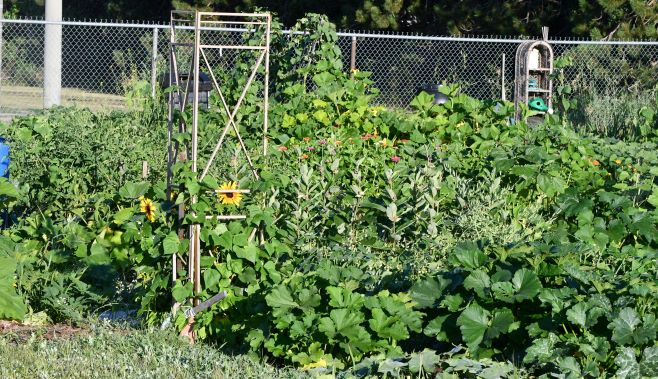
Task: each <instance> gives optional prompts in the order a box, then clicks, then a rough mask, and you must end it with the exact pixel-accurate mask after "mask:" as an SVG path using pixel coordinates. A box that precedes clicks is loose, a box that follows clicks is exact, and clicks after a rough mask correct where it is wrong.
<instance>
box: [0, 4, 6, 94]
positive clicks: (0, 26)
mask: <svg viewBox="0 0 658 379" xmlns="http://www.w3.org/2000/svg"><path fill="white" fill-rule="evenodd" d="M2 1H3V0H0V96H2V49H3V48H4V42H3V41H2V29H3V28H4V23H3V21H2V20H3V19H4V18H5V16H4V10H3V9H4V8H3V7H2Z"/></svg>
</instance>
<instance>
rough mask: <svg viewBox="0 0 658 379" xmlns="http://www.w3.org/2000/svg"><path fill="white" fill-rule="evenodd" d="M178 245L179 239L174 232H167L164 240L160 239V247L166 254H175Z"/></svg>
mask: <svg viewBox="0 0 658 379" xmlns="http://www.w3.org/2000/svg"><path fill="white" fill-rule="evenodd" d="M179 246H180V240H179V239H178V235H177V234H176V232H169V234H167V236H166V237H165V238H164V240H162V248H163V249H164V253H165V254H167V255H172V254H176V253H177V252H178V248H179Z"/></svg>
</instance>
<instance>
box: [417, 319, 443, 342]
mask: <svg viewBox="0 0 658 379" xmlns="http://www.w3.org/2000/svg"><path fill="white" fill-rule="evenodd" d="M448 317H449V316H448V315H444V316H437V317H436V318H434V319H433V320H432V321H430V322H429V323H428V324H427V326H426V327H425V329H423V333H424V334H425V335H426V336H430V337H435V338H436V339H437V340H439V341H448V334H447V333H446V330H445V329H446V328H445V327H444V326H443V324H444V323H445V321H446V320H447V319H448Z"/></svg>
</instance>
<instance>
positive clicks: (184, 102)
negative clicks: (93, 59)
mask: <svg viewBox="0 0 658 379" xmlns="http://www.w3.org/2000/svg"><path fill="white" fill-rule="evenodd" d="M270 27H271V16H270V15H269V14H267V13H218V12H198V11H197V12H185V11H174V12H172V13H171V29H170V31H171V39H170V46H171V47H170V78H169V83H171V84H174V85H175V87H174V88H175V89H174V90H173V91H171V92H170V93H169V95H168V96H169V130H168V139H169V153H168V167H169V170H168V176H167V179H168V196H170V195H171V192H172V182H173V178H172V166H173V164H174V163H175V162H176V161H179V160H188V159H189V160H190V161H191V168H192V172H194V173H195V174H196V177H197V179H198V180H199V181H201V180H203V178H204V177H206V175H208V172H209V170H210V169H211V167H212V165H213V163H214V162H215V159H216V157H217V154H218V152H219V151H220V150H221V149H222V146H223V145H224V143H225V141H226V136H227V134H228V132H229V130H233V133H234V135H235V136H236V137H237V140H238V144H239V149H240V151H241V152H243V153H244V156H245V158H246V160H247V162H248V164H249V168H250V171H251V173H252V174H253V176H254V177H255V178H256V179H258V178H259V175H258V172H257V170H256V168H255V167H254V165H253V162H252V159H251V156H250V155H249V151H248V150H247V147H246V146H245V143H244V140H243V138H242V136H241V134H240V129H239V127H238V125H237V123H236V115H237V114H238V111H239V110H240V107H241V106H242V103H243V101H244V99H245V96H246V95H247V93H248V90H249V88H250V87H251V85H252V84H253V83H254V81H255V80H256V77H257V74H258V73H259V70H261V69H262V68H264V76H263V78H262V80H263V107H262V109H263V150H262V153H263V154H266V152H267V128H268V102H269V55H270V48H269V46H270ZM256 29H259V30H262V31H263V33H261V34H260V37H259V41H254V39H253V38H252V39H251V40H250V41H249V44H248V45H246V44H240V43H231V39H228V41H222V42H220V43H217V42H216V41H212V40H211V38H212V36H213V35H212V33H213V32H226V33H245V34H247V35H258V34H255V33H253V32H254V31H255V30H256ZM181 31H187V32H188V38H187V40H186V38H185V36H184V34H185V33H184V32H183V33H181ZM190 31H193V33H194V38H193V40H190V38H189V32H190ZM249 33H251V34H249ZM236 35H239V34H236ZM241 42H243V43H244V41H241ZM180 50H187V52H188V58H189V55H191V59H190V61H191V64H190V68H189V70H188V71H189V72H188V75H187V80H185V81H182V80H181V79H180V78H181V75H180V65H181V64H180V59H179V58H180V57H179V55H180ZM212 50H219V52H220V54H221V53H222V52H224V51H228V50H241V51H245V50H250V51H254V52H256V53H257V58H256V60H255V62H254V64H253V66H252V67H251V70H250V72H248V73H245V75H246V76H247V80H246V83H245V84H244V87H243V88H242V91H241V93H240V96H239V98H238V100H237V101H236V103H235V104H229V102H228V99H227V96H226V93H225V90H223V89H222V83H221V82H220V81H218V79H217V77H216V75H215V71H214V70H213V68H214V67H213V65H212V63H211V60H209V59H208V56H207V53H208V52H209V51H212ZM204 67H205V69H207V72H208V74H209V75H210V78H211V81H212V88H213V89H214V90H215V91H216V93H217V95H218V97H219V100H220V102H221V104H220V107H219V108H218V109H217V110H214V109H212V110H210V111H213V112H221V113H223V114H225V116H226V118H227V121H226V124H225V125H224V127H223V129H222V132H221V134H220V135H219V138H218V140H217V142H216V144H215V146H214V148H213V150H212V153H211V155H210V157H209V159H208V161H207V162H206V163H205V166H204V167H203V168H202V169H201V170H200V168H201V167H199V165H198V160H199V151H198V150H199V142H200V141H199V103H200V88H199V85H200V84H199V82H200V78H201V72H202V68H204ZM190 87H192V88H190ZM190 96H191V99H190ZM190 102H191V108H192V117H191V125H190V126H189V129H188V125H186V124H185V122H184V121H183V118H180V117H179V118H178V120H179V121H178V124H177V125H176V128H177V130H178V132H181V133H183V132H187V131H189V132H190V134H191V143H190V144H186V145H185V146H179V143H178V142H176V141H175V140H174V138H173V135H174V124H175V117H174V115H175V113H176V110H178V111H180V112H183V111H185V110H186V107H187V106H188V104H189V103H190ZM249 192H250V191H249V190H248V189H235V190H232V189H229V190H219V189H218V190H216V191H215V193H218V194H219V193H249ZM191 202H192V204H195V203H196V202H197V197H196V196H193V197H192V199H191ZM184 216H185V209H184V208H183V206H182V205H181V206H179V209H178V217H179V219H180V220H182V219H183V217H184ZM206 218H208V219H217V220H241V219H245V218H246V216H244V215H216V216H206ZM254 233H255V231H254ZM254 233H252V235H253V234H254ZM200 234H201V226H200V225H199V224H193V225H190V226H189V228H187V230H179V238H181V239H183V238H184V237H185V236H186V235H187V237H189V241H190V244H189V255H188V262H187V274H188V276H189V280H190V281H191V282H192V283H193V288H194V299H193V306H195V308H194V309H197V308H203V307H201V306H200V305H199V298H198V294H199V293H200V292H201V268H200V262H201V260H200V258H201V251H200V238H199V236H200ZM179 264H181V262H177V255H176V254H174V255H173V257H172V271H173V273H172V278H173V280H174V281H176V279H177V267H178V265H179ZM213 298H214V299H218V300H221V298H223V296H218V295H216V296H214V297H213ZM218 300H217V301H218ZM204 304H205V303H204ZM204 304H202V305H204ZM208 306H209V305H207V304H205V308H207V307H208ZM174 307H175V309H176V308H177V305H175V306H174ZM205 308H204V309H205ZM175 309H174V310H175ZM192 316H193V314H192Z"/></svg>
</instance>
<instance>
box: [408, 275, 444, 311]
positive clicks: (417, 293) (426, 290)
mask: <svg viewBox="0 0 658 379" xmlns="http://www.w3.org/2000/svg"><path fill="white" fill-rule="evenodd" d="M451 282H452V281H451V280H450V279H445V278H443V277H438V278H437V279H434V278H427V279H424V280H421V281H418V282H416V283H415V284H414V285H413V286H412V287H411V289H410V290H409V292H410V293H411V299H412V300H413V301H415V302H416V304H417V305H418V308H430V307H432V306H434V303H435V302H436V301H437V300H438V299H439V298H441V296H442V295H443V291H445V289H446V288H447V287H448V286H449V285H450V283H451Z"/></svg>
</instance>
